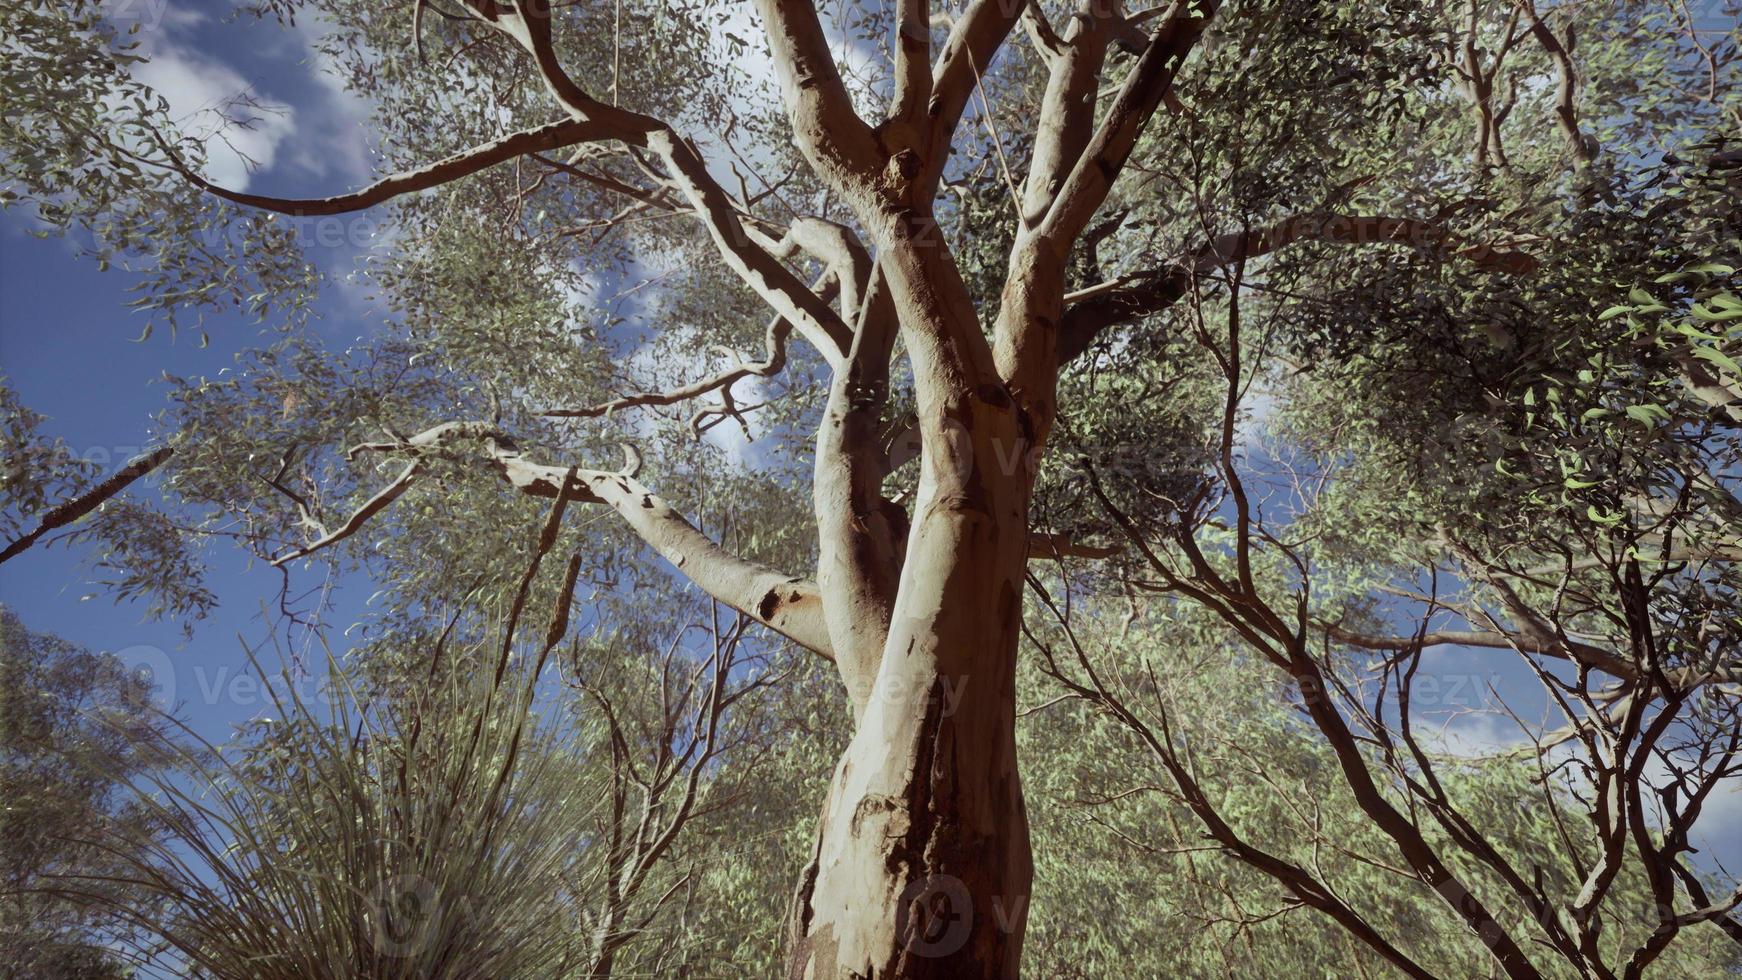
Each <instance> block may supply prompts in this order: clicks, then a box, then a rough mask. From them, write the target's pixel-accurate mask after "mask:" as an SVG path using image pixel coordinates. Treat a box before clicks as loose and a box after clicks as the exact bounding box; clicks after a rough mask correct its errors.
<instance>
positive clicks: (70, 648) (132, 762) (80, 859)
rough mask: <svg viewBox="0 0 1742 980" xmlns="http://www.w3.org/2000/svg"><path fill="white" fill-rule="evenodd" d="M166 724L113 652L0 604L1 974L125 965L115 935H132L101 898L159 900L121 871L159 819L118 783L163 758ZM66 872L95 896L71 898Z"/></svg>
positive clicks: (112, 970)
mask: <svg viewBox="0 0 1742 980" xmlns="http://www.w3.org/2000/svg"><path fill="white" fill-rule="evenodd" d="M171 728H172V726H171V725H170V724H168V723H166V722H165V721H164V720H163V719H162V718H160V717H159V716H158V715H157V713H156V709H155V707H154V706H153V704H152V703H151V690H150V688H149V685H148V683H147V681H146V680H144V679H142V678H141V677H139V676H137V675H136V674H134V673H132V672H130V671H129V670H128V669H127V668H126V666H125V665H123V664H122V663H121V661H120V660H118V659H116V658H115V657H113V656H110V655H107V654H100V653H92V652H90V651H88V650H83V649H80V648H78V647H76V646H74V645H72V644H70V643H67V642H65V641H63V640H60V639H57V638H56V637H53V636H48V635H46V634H42V633H35V632H32V631H31V630H29V629H27V628H26V627H25V626H24V625H23V624H22V623H20V622H19V621H18V617H17V616H16V615H15V614H13V612H12V610H11V609H8V608H3V607H0V748H3V749H4V752H5V766H4V769H0V796H3V797H4V798H5V800H6V802H5V804H4V805H3V806H0V839H4V840H5V841H6V848H5V852H4V853H5V878H4V883H3V891H0V961H4V962H5V964H6V970H7V974H8V975H9V976H30V977H44V978H67V980H71V978H75V977H122V976H126V975H127V969H126V964H125V963H124V962H122V961H121V960H120V958H118V957H117V956H116V955H114V952H113V944H114V943H115V942H116V941H117V940H119V939H123V938H128V937H130V936H132V935H133V934H132V932H131V930H130V929H128V928H127V927H126V926H125V925H124V924H122V923H118V922H117V921H116V920H115V919H114V918H113V917H111V916H110V915H108V914H107V912H106V908H105V906H106V905H110V904H117V903H120V904H127V905H130V906H132V907H134V908H137V909H139V910H140V911H141V912H142V913H149V911H150V910H151V909H153V908H154V907H155V906H154V903H153V901H152V898H151V896H150V895H148V894H145V893H143V892H142V891H140V890H139V889H137V888H135V887H133V886H132V885H131V884H130V883H129V882H128V880H127V876H126V874H125V873H124V872H125V869H126V866H127V862H128V860H129V859H130V858H131V857H133V856H136V855H137V854H138V853H140V851H141V850H144V849H149V848H150V847H152V846H154V845H155V844H156V842H157V841H158V840H159V839H160V838H161V835H162V833H163V829H162V827H160V826H159V825H158V824H157V823H156V822H155V821H154V820H152V819H151V815H150V812H149V811H148V810H147V809H146V808H144V807H142V806H140V805H138V802H137V801H136V800H133V799H132V798H131V796H130V795H129V794H128V793H127V792H126V788H127V783H128V780H130V779H133V778H138V777H142V776H145V775H146V774H148V773H154V772H158V771H160V770H161V769H162V768H164V766H165V765H166V764H167V761H168V760H167V759H166V757H165V754H164V752H163V751H162V748H161V742H162V739H163V738H164V735H165V734H166V730H169V729H171ZM115 840H130V841H132V842H133V846H134V850H133V851H131V852H127V851H118V850H116V849H114V846H113V841H115ZM69 876H81V877H83V878H86V879H88V880H90V881H91V882H93V883H94V890H95V894H94V895H93V896H91V898H90V899H88V900H85V901H75V900H72V899H70V898H69V897H68V896H67V895H66V894H65V893H64V890H63V889H61V888H60V887H59V886H60V884H61V882H62V881H63V880H64V879H65V878H67V877H69Z"/></svg>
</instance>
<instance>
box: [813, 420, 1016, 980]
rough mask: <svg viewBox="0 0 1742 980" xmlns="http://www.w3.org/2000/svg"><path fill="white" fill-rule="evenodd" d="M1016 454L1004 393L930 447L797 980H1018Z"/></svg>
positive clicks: (834, 800)
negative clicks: (984, 979)
mask: <svg viewBox="0 0 1742 980" xmlns="http://www.w3.org/2000/svg"><path fill="white" fill-rule="evenodd" d="M934 446H935V447H941V448H939V449H938V450H937V451H936V452H934V451H933V450H932V449H931V448H929V447H934ZM1023 450H1024V444H1023V437H1022V431H1021V426H1020V425H1019V424H1018V423H1017V413H1016V412H1015V410H1014V406H1013V405H1011V404H1010V403H1009V400H1008V399H1007V398H1003V397H1001V396H1000V395H999V394H997V393H982V394H976V395H974V396H970V397H969V398H968V399H966V401H965V403H964V405H963V410H962V411H961V412H960V413H956V414H954V416H953V417H952V418H946V419H945V420H944V421H943V422H942V423H940V425H939V426H938V427H936V428H935V429H934V431H933V432H932V433H929V434H928V450H927V454H926V459H925V464H924V465H925V467H926V470H925V472H924V474H923V476H922V481H921V486H920V492H919V497H918V503H917V506H916V510H915V516H914V527H913V530H912V534H911V536H910V538H909V542H908V552H907V561H906V564H905V566H904V568H903V571H902V578H901V587H900V592H899V595H898V598H897V601H896V605H895V612H894V617H893V622H892V623H891V626H890V632H889V640H888V643H887V645H886V646H885V649H884V653H883V658H882V662H881V664H880V666H879V669H878V673H877V677H876V681H875V683H874V685H873V687H872V691H871V696H870V698H869V700H868V701H867V703H866V705H865V708H864V711H863V713H862V715H861V719H860V724H859V726H858V729H857V731H856V732H855V734H854V737H853V740H852V742H851V744H850V745H849V746H848V748H847V751H846V753H845V754H844V755H843V757H842V759H841V761H840V763H839V765H838V766H837V767H836V770H835V777H834V781H833V783H832V784H831V786H830V789H829V796H828V799H827V801H826V803H825V805H824V809H823V815H822V819H821V822H820V826H819V829H818V837H817V845H816V851H815V856H814V860H813V863H812V864H811V865H810V867H808V868H807V869H806V872H805V877H804V880H803V881H802V882H801V883H800V886H799V890H798V894H797V896H796V901H795V910H794V923H793V925H794V937H793V938H794V943H793V956H792V971H791V975H792V976H793V977H807V978H817V980H825V978H826V980H836V978H841V980H845V978H850V977H876V978H879V980H883V978H895V977H910V978H921V977H952V978H955V977H970V978H971V977H988V978H990V977H1007V978H1013V977H1015V976H1017V975H1018V961H1019V956H1020V952H1021V947H1022V936H1023V925H1024V922H1025V919H1026V915H1027V912H1028V905H1029V885H1030V880H1031V877H1032V871H1033V868H1032V862H1031V858H1030V854H1029V842H1028V820H1027V815H1026V813H1025V811H1024V807H1023V801H1022V788H1021V784H1020V781H1019V779H1018V776H1017V766H1016V740H1015V666H1016V650H1017V640H1018V633H1019V628H1020V626H1019V617H1020V613H1021V606H1022V590H1023V569H1024V562H1025V560H1026V553H1027V533H1028V527H1027V519H1026V510H1027V501H1028V492H1029V482H1030V479H1031V474H1030V472H1029V468H1028V466H1027V460H1026V459H1024V458H1023V455H1024V454H1023Z"/></svg>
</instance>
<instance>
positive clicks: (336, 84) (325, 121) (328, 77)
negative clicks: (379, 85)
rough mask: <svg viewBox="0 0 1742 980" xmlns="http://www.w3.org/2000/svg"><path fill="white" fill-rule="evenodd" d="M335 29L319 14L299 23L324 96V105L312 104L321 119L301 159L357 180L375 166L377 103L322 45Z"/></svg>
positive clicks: (318, 168)
mask: <svg viewBox="0 0 1742 980" xmlns="http://www.w3.org/2000/svg"><path fill="white" fill-rule="evenodd" d="M332 30H333V28H332V26H331V25H330V24H329V23H328V22H326V21H325V20H324V19H322V18H319V17H304V18H303V19H301V20H299V21H297V24H296V29H295V33H296V36H297V40H298V43H299V45H300V47H301V51H300V55H301V57H302V59H303V62H304V64H305V65H307V67H308V72H309V77H310V78H312V79H313V80H314V82H315V84H316V86H317V87H318V91H319V92H320V93H321V96H322V97H321V104H320V105H318V106H311V107H310V109H311V110H313V113H312V114H313V115H315V117H316V119H317V120H318V122H317V124H316V129H315V131H314V132H313V133H311V134H310V138H309V139H307V140H305V141H304V142H303V143H302V144H301V147H302V148H301V150H300V152H299V153H298V155H297V163H298V165H300V166H302V167H303V168H305V169H307V170H309V171H310V172H312V173H317V174H332V175H334V176H338V177H342V178H344V179H345V180H347V181H349V182H358V181H362V180H364V179H367V178H368V177H369V176H371V174H372V173H373V170H374V161H373V159H372V155H373V147H372V146H371V145H370V136H369V134H370V130H369V127H368V123H369V121H370V116H371V114H372V113H373V112H374V109H375V106H374V103H373V102H371V101H370V100H369V99H367V98H364V97H363V96H361V95H359V94H358V93H357V92H355V91H353V90H352V89H351V88H350V87H349V86H347V85H346V84H345V73H344V70H343V68H342V66H341V65H340V64H339V63H338V61H337V60H336V59H335V58H333V56H332V55H330V54H328V53H327V52H326V51H325V50H323V48H324V45H323V44H322V41H323V39H324V38H325V37H326V36H327V35H328V34H329V33H330V32H331V31H332Z"/></svg>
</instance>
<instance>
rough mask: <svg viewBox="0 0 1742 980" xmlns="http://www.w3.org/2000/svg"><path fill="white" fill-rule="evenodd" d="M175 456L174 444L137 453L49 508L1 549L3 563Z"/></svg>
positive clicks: (95, 507)
mask: <svg viewBox="0 0 1742 980" xmlns="http://www.w3.org/2000/svg"><path fill="white" fill-rule="evenodd" d="M173 455H175V449H174V447H171V446H162V447H160V448H157V449H153V450H152V451H150V452H148V453H145V454H143V455H140V456H135V457H134V458H132V459H130V460H128V461H127V464H126V465H125V466H122V467H121V468H120V469H118V470H116V471H115V472H114V473H113V474H111V475H110V476H109V478H108V479H106V480H104V481H103V482H101V483H99V484H97V485H96V486H94V487H92V488H91V489H89V490H86V491H85V492H84V493H81V494H78V495H77V496H75V497H73V498H72V499H70V500H66V501H63V502H61V503H59V504H56V505H55V506H54V507H51V508H49V510H48V512H47V513H45V514H43V515H42V519H41V520H40V521H38V522H37V525H36V527H34V528H31V529H30V530H29V531H27V532H26V533H25V534H24V535H23V536H22V537H20V538H19V539H18V540H16V541H12V542H10V543H8V544H7V545H6V549H5V550H4V551H0V562H5V561H8V560H9V559H12V558H15V557H17V556H18V555H20V554H23V553H24V552H25V551H26V550H28V549H29V548H30V546H31V545H33V544H35V543H36V542H37V539H39V538H41V537H42V536H43V535H44V534H47V533H48V532H50V531H53V530H55V529H57V528H62V527H66V526H67V525H68V524H71V523H72V522H74V521H76V520H78V519H79V518H81V517H83V516H85V515H86V514H89V513H90V512H91V511H93V510H96V509H97V508H98V507H100V506H102V504H103V502H104V501H106V500H108V499H109V498H110V497H113V496H115V495H116V494H118V493H120V492H121V491H123V490H125V489H127V487H128V486H130V485H131V484H132V483H133V482H134V481H135V480H138V479H139V478H140V477H142V476H145V475H146V474H147V473H150V472H151V471H152V470H155V469H157V468H158V467H159V466H162V465H163V462H164V460H167V459H169V458H170V457H171V456H173Z"/></svg>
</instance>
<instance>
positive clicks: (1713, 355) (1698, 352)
mask: <svg viewBox="0 0 1742 980" xmlns="http://www.w3.org/2000/svg"><path fill="white" fill-rule="evenodd" d="M1694 356H1695V357H1697V358H1699V359H1701V360H1703V361H1710V362H1712V363H1713V364H1716V365H1717V366H1719V367H1721V368H1723V369H1724V370H1725V371H1728V372H1729V373H1731V374H1734V375H1737V376H1738V377H1742V365H1738V364H1737V363H1736V359H1735V358H1733V357H1731V356H1730V355H1728V354H1726V353H1724V352H1723V351H1721V350H1718V349H1717V348H1715V347H1695V348H1694Z"/></svg>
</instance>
